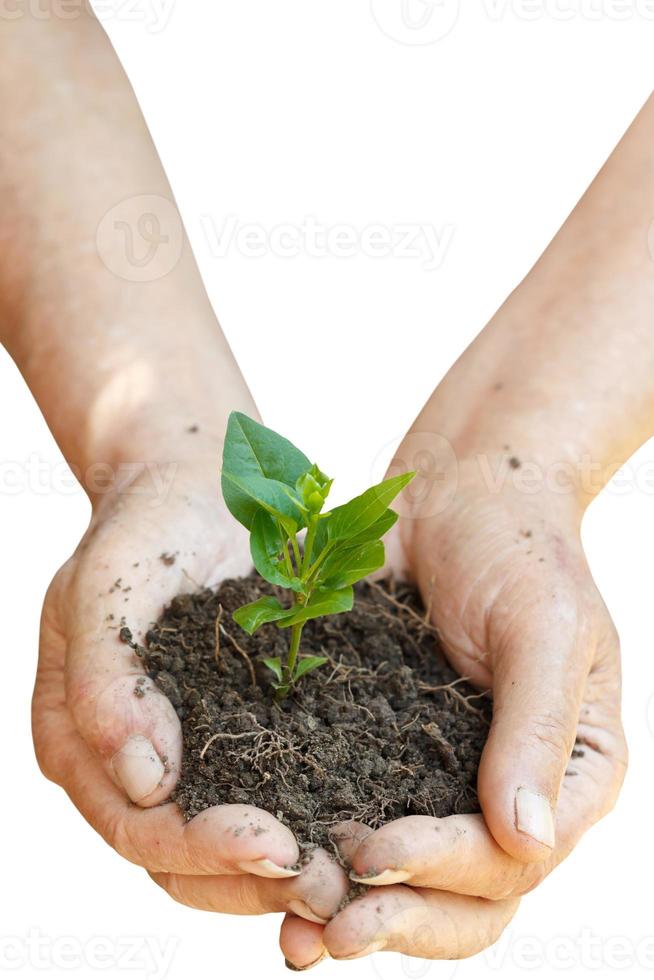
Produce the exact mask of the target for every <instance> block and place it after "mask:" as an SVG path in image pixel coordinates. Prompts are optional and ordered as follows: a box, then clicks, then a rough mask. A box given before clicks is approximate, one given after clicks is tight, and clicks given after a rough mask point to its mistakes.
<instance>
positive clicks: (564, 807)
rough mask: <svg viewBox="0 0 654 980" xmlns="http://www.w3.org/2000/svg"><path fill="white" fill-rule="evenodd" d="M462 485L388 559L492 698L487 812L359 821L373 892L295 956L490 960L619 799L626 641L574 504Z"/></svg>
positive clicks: (290, 952)
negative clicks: (521, 912)
mask: <svg viewBox="0 0 654 980" xmlns="http://www.w3.org/2000/svg"><path fill="white" fill-rule="evenodd" d="M459 476H460V479H459V489H458V492H457V494H456V498H455V499H454V500H453V501H451V502H450V503H449V505H448V506H447V507H445V508H444V509H443V511H442V512H441V513H438V514H436V515H435V516H426V517H423V518H420V517H419V515H416V516H417V519H415V518H414V519H413V520H411V519H405V520H403V521H401V522H400V524H399V525H398V527H399V531H398V532H397V534H396V536H395V539H394V541H391V542H390V548H389V551H390V552H391V554H392V564H393V567H394V570H395V571H396V572H397V573H398V574H405V575H406V574H407V573H408V574H409V575H410V576H411V577H412V578H414V579H415V581H416V582H417V584H418V585H419V587H420V589H421V592H422V595H423V599H424V600H425V604H426V605H428V606H429V608H430V609H431V616H432V621H433V622H434V624H435V625H436V626H437V627H438V629H439V631H440V635H441V639H442V643H443V646H444V649H445V651H446V653H447V656H448V659H449V660H450V662H451V664H452V666H453V667H454V668H455V669H456V670H457V671H458V672H459V673H460V674H461V675H462V676H465V677H468V678H470V679H471V681H472V682H473V683H474V684H475V685H476V686H477V687H478V688H480V689H491V690H492V693H493V701H494V711H493V723H492V726H491V730H490V733H489V738H488V742H487V745H486V748H485V750H484V753H483V756H482V761H481V766H480V771H479V781H478V791H479V800H480V804H481V808H482V811H483V814H474V815H464V816H451V817H446V818H444V819H435V818H432V817H426V816H408V817H404V818H402V819H400V820H396V821H394V822H393V823H390V824H387V825H385V826H384V827H382V828H381V829H379V830H377V831H375V832H374V833H373V832H370V831H369V830H367V829H366V828H362V827H360V826H359V827H356V826H355V825H350V829H351V833H352V839H353V841H354V843H352V844H351V845H350V855H349V857H350V860H351V864H352V867H353V875H356V876H357V877H360V878H361V879H364V880H365V881H366V883H367V884H370V885H372V886H374V887H373V888H371V890H370V891H369V892H368V893H367V894H366V895H365V896H363V897H362V898H360V899H357V900H355V901H354V902H352V903H351V904H350V905H349V906H347V908H346V909H345V910H344V911H342V912H341V913H339V914H338V915H337V916H336V917H335V918H334V919H333V920H332V921H331V922H330V923H329V925H328V926H327V927H326V928H325V929H324V930H322V934H321V935H319V931H317V930H316V929H314V928H313V927H311V928H310V929H309V928H307V927H306V926H305V925H304V924H303V923H300V922H299V921H296V920H294V919H292V918H291V919H287V921H286V922H285V924H284V927H283V929H282V946H283V948H284V949H285V952H286V956H287V957H288V958H289V959H290V958H292V957H293V956H296V957H297V956H298V954H300V953H302V954H305V955H306V956H308V954H309V951H311V953H312V955H313V954H314V953H315V952H316V950H317V948H318V943H320V946H321V948H322V949H323V950H328V951H329V953H330V955H332V956H335V957H337V958H354V957H357V956H363V955H365V954H366V953H369V952H374V951H377V950H380V949H384V950H396V951H399V952H402V953H405V954H408V955H413V956H420V957H425V958H453V957H455V958H459V957H464V956H469V955H471V954H473V953H475V952H478V951H479V950H481V949H482V948H483V947H485V946H487V945H489V944H490V943H492V942H494V941H495V940H496V939H497V938H498V936H499V935H500V933H501V932H502V930H503V929H504V927H505V926H506V925H507V924H508V922H509V920H510V918H511V917H512V915H513V914H514V912H515V910H516V908H517V905H518V902H519V897H520V896H521V895H524V894H525V892H528V891H529V890H531V889H532V888H534V887H535V886H536V885H537V884H538V883H539V882H541V881H542V880H543V878H545V877H546V875H548V874H549V872H550V871H551V870H552V869H553V868H554V867H556V865H558V864H559V863H560V862H561V861H562V860H563V859H564V858H565V857H566V856H567V855H568V854H569V853H570V851H571V850H572V849H573V848H574V846H575V845H576V843H577V842H578V840H579V839H580V837H581V836H582V834H583V833H584V832H585V831H586V830H587V829H588V828H589V827H590V826H591V825H592V824H594V823H595V822H596V821H597V820H599V819H600V818H601V817H602V816H603V815H604V814H606V813H607V812H608V811H609V810H610V809H611V808H612V806H613V804H614V802H615V799H616V797H617V795H618V792H619V790H620V786H621V784H622V780H623V777H624V772H625V768H626V757H627V752H626V745H625V740H624V735H623V731H622V725H621V721H620V659H619V644H618V638H617V634H616V631H615V627H614V626H613V623H612V621H611V619H610V616H609V614H608V612H607V610H606V607H605V606H604V603H603V602H602V599H601V597H600V595H599V593H598V592H597V589H596V587H595V585H594V583H593V580H592V577H591V575H590V572H589V570H588V566H587V564H586V561H585V557H584V555H583V551H582V547H581V542H580V538H579V533H578V532H579V515H578V511H577V509H576V505H575V503H574V501H573V500H572V497H571V495H570V494H567V495H566V494H556V493H552V492H549V491H545V490H543V491H542V492H541V493H540V494H539V495H538V497H536V498H534V496H531V495H527V494H525V493H521V492H519V491H518V490H516V489H515V487H514V486H512V485H511V484H510V481H509V482H508V483H505V486H504V489H502V490H500V491H498V492H495V493H493V492H491V491H489V490H488V488H487V487H486V485H485V484H484V481H483V479H481V475H480V471H479V468H478V467H477V465H476V463H472V462H469V463H467V462H464V463H462V464H461V465H460V467H459ZM436 509H438V508H436ZM575 744H576V751H575V753H574V757H573V758H572V759H571V754H572V752H573V749H575ZM357 834H358V835H359V840H358V841H357V840H355V839H356V836H357ZM312 943H313V946H311V944H312ZM303 944H304V945H303ZM293 961H294V962H295V963H298V962H299V961H298V960H297V959H294V960H293ZM301 962H303V963H308V962H309V960H308V959H304V960H302V961H301Z"/></svg>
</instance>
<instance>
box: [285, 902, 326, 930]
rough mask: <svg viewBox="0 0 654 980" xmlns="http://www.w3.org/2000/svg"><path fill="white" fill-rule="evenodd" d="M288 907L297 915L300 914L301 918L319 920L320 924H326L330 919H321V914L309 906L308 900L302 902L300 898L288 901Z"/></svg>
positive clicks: (310, 920) (311, 920) (312, 920)
mask: <svg viewBox="0 0 654 980" xmlns="http://www.w3.org/2000/svg"><path fill="white" fill-rule="evenodd" d="M288 907H289V909H290V910H291V912H293V913H294V914H295V915H299V916H300V918H301V919H307V920H308V921H309V922H317V923H318V925H319V926H326V925H327V923H328V922H329V919H321V918H320V916H319V915H316V913H315V912H314V911H313V909H311V908H309V906H308V905H307V903H306V902H301V901H300V900H299V899H295V900H294V901H292V902H289V903H288Z"/></svg>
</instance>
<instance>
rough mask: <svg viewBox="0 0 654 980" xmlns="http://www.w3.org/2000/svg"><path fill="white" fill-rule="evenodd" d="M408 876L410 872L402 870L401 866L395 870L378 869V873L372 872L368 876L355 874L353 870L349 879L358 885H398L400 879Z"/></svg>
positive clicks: (403, 879) (406, 879) (405, 878)
mask: <svg viewBox="0 0 654 980" xmlns="http://www.w3.org/2000/svg"><path fill="white" fill-rule="evenodd" d="M410 877H411V873H410V872H409V871H403V870H402V869H401V868H400V869H398V870H397V871H393V870H392V869H391V868H386V870H385V871H380V872H379V874H372V875H369V876H368V877H366V876H365V875H355V874H354V872H353V871H351V872H350V880H351V881H356V882H358V883H359V884H360V885H399V884H400V882H402V881H408V880H409V878H410Z"/></svg>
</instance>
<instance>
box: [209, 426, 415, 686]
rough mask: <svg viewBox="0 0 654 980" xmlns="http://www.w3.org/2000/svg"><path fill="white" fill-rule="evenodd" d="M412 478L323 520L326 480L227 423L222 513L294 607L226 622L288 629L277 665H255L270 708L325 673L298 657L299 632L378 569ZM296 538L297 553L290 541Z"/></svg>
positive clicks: (265, 599)
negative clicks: (261, 671)
mask: <svg viewBox="0 0 654 980" xmlns="http://www.w3.org/2000/svg"><path fill="white" fill-rule="evenodd" d="M414 476H415V474H414V473H402V474H401V475H400V476H394V477H392V478H391V479H389V480H384V482H383V483H379V484H377V485H376V486H374V487H371V488H370V489H369V490H366V492H365V493H362V494H361V496H359V497H355V498H354V499H353V500H350V501H349V503H347V504H343V505H342V506H341V507H335V508H334V509H333V510H331V511H324V510H323V508H324V507H325V501H326V500H327V496H328V494H329V491H330V489H331V485H332V480H330V479H329V478H328V477H326V476H325V474H324V473H323V472H322V470H320V469H319V468H318V467H317V466H316V465H315V463H314V464H313V465H312V464H311V462H310V461H309V459H308V458H307V457H306V456H305V455H304V453H302V452H300V450H299V449H296V447H295V446H294V445H293V444H292V443H290V442H289V441H288V439H284V438H283V436H280V435H278V434H277V433H276V432H273V431H272V430H271V429H267V428H266V427H265V426H263V425H260V424H259V423H258V422H255V421H253V420H252V419H250V418H248V416H247V415H243V414H241V413H240V412H232V414H231V415H230V417H229V422H228V425H227V434H226V436H225V448H224V453H223V469H222V490H223V496H224V498H225V503H226V504H227V506H228V508H229V510H230V511H231V513H232V514H233V515H234V517H235V518H236V520H237V521H239V522H240V523H241V524H243V526H244V527H246V528H247V529H248V531H249V532H250V551H251V553H252V560H253V562H254V566H255V568H256V570H257V571H258V572H259V574H260V575H261V576H262V577H263V578H264V579H266V581H267V582H270V583H271V584H272V585H278V586H282V587H283V588H285V589H289V590H290V591H291V592H292V593H293V598H294V601H293V603H292V605H290V606H283V605H282V603H281V602H279V601H278V600H277V599H276V598H274V597H273V596H262V597H261V598H260V599H257V601H256V602H251V603H248V605H246V606H241V608H240V609H237V610H236V612H235V613H234V619H235V620H236V622H237V623H238V625H239V626H241V627H242V628H243V629H244V630H245V631H246V632H247V633H250V634H252V633H255V632H256V631H257V630H258V629H259V627H260V626H263V625H264V623H276V624H277V626H279V627H280V628H282V629H290V631H291V634H290V643H289V650H288V656H287V657H286V659H285V660H282V659H281V658H280V657H270V658H268V659H267V660H264V663H265V664H266V666H267V667H268V669H269V670H270V671H271V673H272V675H273V680H272V685H273V687H274V688H275V691H276V694H277V698H278V699H279V700H281V699H283V698H285V697H286V696H287V695H288V694H289V692H290V691H291V690H292V688H293V687H294V686H295V684H297V682H298V681H299V680H300V678H301V677H303V676H304V675H305V674H308V673H309V672H310V671H313V670H315V669H316V668H317V667H320V666H322V664H324V663H326V658H325V657H313V656H311V657H310V656H307V657H302V656H300V639H301V636H302V628H303V626H304V624H305V623H306V622H307V621H308V620H309V619H316V618H317V617H319V616H327V615H329V614H332V613H343V612H348V611H349V610H350V609H351V608H352V605H353V602H354V591H353V589H352V586H353V585H354V583H355V582H358V581H359V579H362V578H365V576H366V575H370V573H371V572H374V571H376V570H377V569H378V568H381V567H382V565H383V564H384V545H383V543H382V541H381V538H382V537H383V536H384V535H385V534H386V532H387V531H388V530H390V528H391V527H392V526H393V524H395V521H396V520H397V516H398V515H397V514H396V513H395V511H393V510H391V509H390V508H389V504H390V503H391V501H393V500H394V499H395V497H396V496H397V495H398V493H400V491H401V490H403V489H404V487H406V485H407V484H408V483H410V481H411V480H412V479H413V477H414ZM305 528H306V537H305V539H304V549H303V550H301V549H300V543H299V540H298V535H299V533H300V531H302V530H303V529H305Z"/></svg>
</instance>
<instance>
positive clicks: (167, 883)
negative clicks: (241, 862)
mask: <svg viewBox="0 0 654 980" xmlns="http://www.w3.org/2000/svg"><path fill="white" fill-rule="evenodd" d="M151 877H152V878H153V879H154V881H156V882H157V884H158V885H160V886H161V887H162V888H164V889H165V890H166V891H167V892H168V894H169V895H170V896H171V898H173V899H174V900H175V901H177V902H180V903H181V904H182V905H188V906H190V907H191V908H196V909H203V910H204V911H207V912H226V913H230V914H236V915H263V914H265V913H266V912H291V913H293V914H294V915H296V916H299V917H301V918H303V919H305V920H307V921H308V922H312V923H314V924H317V925H325V924H326V923H327V922H328V921H329V919H330V918H331V917H332V916H333V915H334V914H335V913H336V911H337V909H338V907H339V905H340V904H341V902H342V901H343V899H344V898H345V896H346V895H347V892H348V889H349V882H348V879H347V877H346V875H345V873H344V871H343V869H342V868H341V867H340V866H339V865H338V864H336V863H335V862H334V861H333V860H332V859H331V858H330V857H329V855H328V854H327V853H326V851H323V850H316V851H314V852H313V853H312V854H311V857H310V860H309V862H308V863H307V865H306V866H305V867H304V868H303V869H302V873H301V874H300V875H299V876H298V877H296V878H289V879H287V880H285V881H272V880H270V879H265V878H257V877H255V876H253V875H239V876H237V877H225V876H220V877H219V876H216V875H179V874H161V873H152V874H151Z"/></svg>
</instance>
